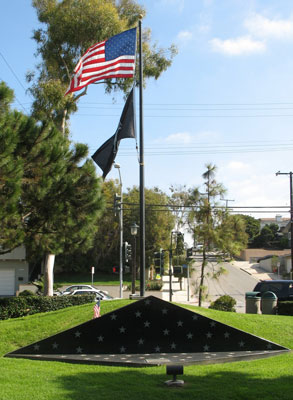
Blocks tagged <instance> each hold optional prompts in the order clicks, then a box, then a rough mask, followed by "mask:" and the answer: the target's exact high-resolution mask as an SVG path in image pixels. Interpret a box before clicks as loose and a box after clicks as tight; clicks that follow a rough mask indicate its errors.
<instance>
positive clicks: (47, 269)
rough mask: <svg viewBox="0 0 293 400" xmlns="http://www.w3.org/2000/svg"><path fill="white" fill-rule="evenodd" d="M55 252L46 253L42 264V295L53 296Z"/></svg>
mask: <svg viewBox="0 0 293 400" xmlns="http://www.w3.org/2000/svg"><path fill="white" fill-rule="evenodd" d="M54 262H55V254H50V253H48V254H46V257H45V266H44V296H53V282H54V274H53V271H54Z"/></svg>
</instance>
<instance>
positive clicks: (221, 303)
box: [209, 295, 236, 312]
mask: <svg viewBox="0 0 293 400" xmlns="http://www.w3.org/2000/svg"><path fill="white" fill-rule="evenodd" d="M235 305H236V300H235V299H233V297H231V296H228V295H225V296H221V297H219V298H217V300H215V301H213V302H212V303H211V304H210V306H209V308H212V309H213V310H219V311H230V312H236V308H235Z"/></svg>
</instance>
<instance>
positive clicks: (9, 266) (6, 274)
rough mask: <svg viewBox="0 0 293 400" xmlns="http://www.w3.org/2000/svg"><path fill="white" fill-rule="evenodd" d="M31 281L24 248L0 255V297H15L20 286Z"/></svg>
mask: <svg viewBox="0 0 293 400" xmlns="http://www.w3.org/2000/svg"><path fill="white" fill-rule="evenodd" d="M28 279H29V264H28V262H27V261H26V251H25V247H24V246H20V247H17V248H16V249H14V250H12V251H11V252H10V253H6V254H1V255H0V296H14V295H15V294H16V292H17V291H18V290H19V285H21V284H24V283H27V282H28Z"/></svg>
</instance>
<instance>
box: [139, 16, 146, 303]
mask: <svg viewBox="0 0 293 400" xmlns="http://www.w3.org/2000/svg"><path fill="white" fill-rule="evenodd" d="M141 18H142V17H141ZM138 26H139V204H140V230H139V231H140V296H141V297H144V294H145V194H144V137H143V61H142V31H141V19H140V20H139V23H138Z"/></svg>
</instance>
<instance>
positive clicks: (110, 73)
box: [66, 41, 135, 94]
mask: <svg viewBox="0 0 293 400" xmlns="http://www.w3.org/2000/svg"><path fill="white" fill-rule="evenodd" d="M105 43H106V41H103V42H100V43H97V44H94V45H93V46H91V47H90V48H89V49H88V50H87V51H86V53H85V54H84V55H83V56H82V57H81V59H80V60H79V62H78V64H77V65H76V67H75V69H74V76H73V78H72V80H71V82H70V86H69V88H68V89H67V92H66V94H68V93H70V92H75V91H78V90H80V89H82V88H84V87H85V86H87V85H89V84H90V83H94V82H96V81H98V80H101V79H111V78H132V77H133V76H134V69H135V56H134V55H123V56H120V57H117V58H116V59H114V60H110V61H105Z"/></svg>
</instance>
